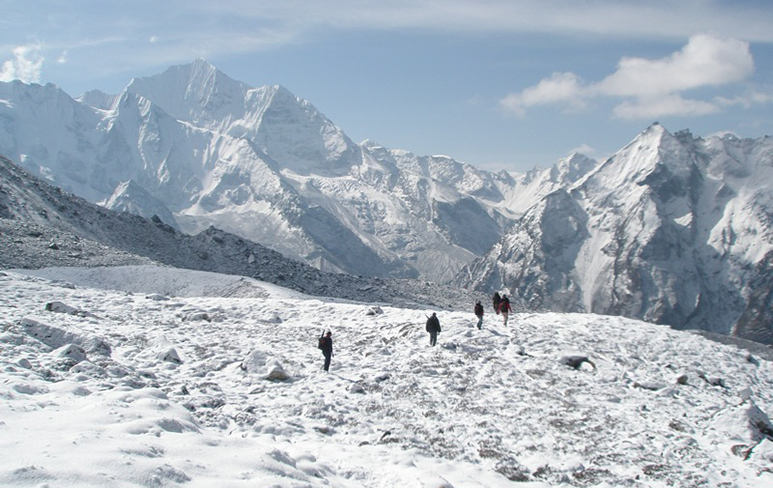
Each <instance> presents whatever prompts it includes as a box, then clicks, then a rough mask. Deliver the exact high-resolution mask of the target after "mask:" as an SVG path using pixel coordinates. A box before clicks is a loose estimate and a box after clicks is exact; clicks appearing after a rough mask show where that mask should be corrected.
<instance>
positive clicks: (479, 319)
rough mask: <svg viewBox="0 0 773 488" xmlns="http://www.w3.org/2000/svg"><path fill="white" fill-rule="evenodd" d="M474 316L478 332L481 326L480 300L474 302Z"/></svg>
mask: <svg viewBox="0 0 773 488" xmlns="http://www.w3.org/2000/svg"><path fill="white" fill-rule="evenodd" d="M475 316H476V317H478V330H480V329H481V326H482V325H483V305H481V304H480V300H478V301H477V302H475Z"/></svg>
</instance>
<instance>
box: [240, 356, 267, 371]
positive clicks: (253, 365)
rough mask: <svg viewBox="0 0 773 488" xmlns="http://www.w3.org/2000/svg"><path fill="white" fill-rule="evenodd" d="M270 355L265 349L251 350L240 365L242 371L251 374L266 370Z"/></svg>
mask: <svg viewBox="0 0 773 488" xmlns="http://www.w3.org/2000/svg"><path fill="white" fill-rule="evenodd" d="M267 363H268V356H267V355H266V353H264V352H263V351H250V353H249V354H247V357H245V358H244V359H243V360H242V364H241V365H240V366H239V367H240V368H241V369H242V371H245V372H247V373H249V374H260V373H262V372H263V371H264V370H265V367H266V364H267Z"/></svg>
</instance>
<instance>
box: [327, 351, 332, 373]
mask: <svg viewBox="0 0 773 488" xmlns="http://www.w3.org/2000/svg"><path fill="white" fill-rule="evenodd" d="M332 357H333V355H332V354H325V371H328V370H330V358H332Z"/></svg>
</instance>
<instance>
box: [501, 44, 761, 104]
mask: <svg viewBox="0 0 773 488" xmlns="http://www.w3.org/2000/svg"><path fill="white" fill-rule="evenodd" d="M753 72H754V59H753V58H752V55H751V52H750V51H749V44H748V43H746V42H743V41H739V40H736V39H721V38H717V37H713V36H709V35H704V34H701V35H696V36H693V37H691V38H690V40H689V41H688V43H687V44H686V45H685V46H684V47H683V48H682V49H681V50H679V51H677V52H675V53H673V54H671V55H670V56H667V57H665V58H662V59H654V60H651V59H644V58H633V57H631V58H623V59H622V60H620V62H619V63H618V65H617V70H616V71H615V72H614V73H612V74H611V75H609V76H607V77H606V78H604V79H603V80H601V81H600V82H597V83H591V84H588V85H584V86H583V85H582V83H581V82H580V80H579V78H578V77H577V76H576V75H574V74H573V73H560V74H553V75H552V76H551V77H550V78H545V79H543V80H542V81H540V82H539V83H538V84H537V85H535V86H532V87H528V88H526V89H524V90H523V91H521V92H520V93H516V94H510V95H508V96H507V97H505V98H504V99H502V100H501V102H500V103H501V104H502V106H503V107H505V108H506V109H508V110H510V111H511V112H513V113H515V114H518V115H524V114H525V110H526V108H528V107H532V106H536V105H545V104H560V105H563V106H565V107H567V108H571V109H575V110H576V109H580V108H583V107H585V106H586V103H587V100H589V99H591V98H593V97H599V96H604V97H612V98H622V99H623V101H622V102H621V103H620V104H619V105H618V106H617V107H615V109H614V115H615V116H617V117H620V118H625V119H635V118H645V119H651V118H654V117H659V116H667V115H682V116H686V115H692V116H694V115H705V114H710V113H716V112H718V111H720V110H721V108H722V107H723V106H730V105H733V104H736V105H743V104H747V106H751V105H753V104H759V103H767V102H768V101H770V98H769V97H767V98H766V97H765V96H764V95H763V94H759V93H756V94H754V96H747V97H744V98H743V99H737V98H736V99H730V98H723V97H715V98H714V100H713V101H706V100H696V99H690V98H686V97H684V95H683V93H684V92H686V91H689V90H694V89H697V88H705V87H718V86H723V85H730V84H733V83H737V82H740V81H743V80H745V79H747V78H748V77H749V76H751V74H752V73H753Z"/></svg>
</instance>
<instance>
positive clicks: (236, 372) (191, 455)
mask: <svg viewBox="0 0 773 488" xmlns="http://www.w3.org/2000/svg"><path fill="white" fill-rule="evenodd" d="M47 304H50V305H48V307H47ZM47 308H48V309H50V310H47ZM429 312H430V310H415V309H414V310H407V309H401V308H395V307H390V306H382V307H381V308H380V313H378V312H377V313H375V314H373V307H372V306H371V304H369V303H356V302H345V303H343V302H336V301H326V300H320V299H318V298H312V297H306V296H302V295H298V294H297V293H295V292H290V291H288V290H284V289H281V288H279V287H275V286H272V285H267V284H265V283H262V282H257V281H253V280H245V279H243V278H239V277H234V276H231V277H229V276H224V275H215V274H210V273H202V272H192V271H184V270H175V269H170V268H154V267H128V268H93V269H76V268H68V269H65V268H60V269H49V270H41V271H37V272H19V271H6V272H3V273H2V274H0V313H1V314H2V317H3V322H2V323H3V332H2V334H1V335H0V351H1V353H0V362H2V367H1V368H0V395H2V398H3V402H1V403H0V411H1V413H0V418H2V422H0V432H2V436H0V446H2V451H3V452H6V453H13V455H8V456H2V458H0V484H2V485H3V486H8V487H17V486H18V487H23V486H42V485H47V486H79V487H87V486H108V485H109V486H115V487H119V488H120V487H134V486H157V487H174V486H190V487H209V486H212V487H237V486H277V487H314V486H320V487H322V486H332V487H385V486H421V487H430V488H441V487H445V488H448V487H455V488H464V487H489V488H491V487H506V486H508V487H509V486H514V482H516V483H517V485H518V486H524V487H548V486H556V487H561V486H562V487H569V486H631V487H663V486H680V487H699V486H733V487H741V488H747V487H749V488H750V487H755V488H757V487H763V486H770V485H771V483H773V475H772V474H771V472H772V471H773V438H772V437H771V435H773V425H771V423H770V420H769V419H768V417H767V415H766V413H769V412H771V410H773V388H772V387H773V363H771V358H770V353H769V350H768V351H767V352H766V351H760V352H758V351H756V350H755V351H754V352H749V351H747V350H743V349H739V348H737V347H736V346H730V345H723V344H720V343H715V342H711V341H709V340H707V339H705V338H703V337H701V336H698V335H693V334H689V333H685V332H678V331H674V330H671V329H669V328H666V327H661V326H655V325H651V324H646V323H641V322H636V321H632V320H628V319H621V318H613V317H604V316H598V315H571V314H569V315H563V314H555V313H551V314H544V315H539V314H517V315H516V316H515V317H514V320H511V323H510V326H509V327H504V326H503V325H502V324H501V321H500V320H499V318H498V317H496V316H493V315H488V314H487V315H486V317H485V320H484V327H483V330H477V329H475V328H474V326H473V324H474V317H473V316H472V314H471V313H462V312H442V311H441V312H439V317H440V321H441V324H442V326H443V332H442V333H441V334H440V340H439V344H438V346H437V347H435V348H431V347H429V345H428V344H427V337H426V333H425V332H424V331H423V322H424V320H425V319H424V317H425V314H426V313H429ZM325 329H331V330H332V332H333V338H334V348H335V353H334V357H333V364H332V368H331V372H330V373H329V374H325V373H324V372H322V371H321V366H322V356H321V354H319V351H318V350H317V349H316V348H315V340H316V339H315V338H316V336H317V335H318V334H319V333H320V331H322V330H325ZM583 357H584V358H587V359H588V360H589V361H590V362H587V361H583V362H580V361H578V360H577V358H583ZM575 366H576V367H575ZM269 377H274V378H275V379H273V380H272V379H269ZM53 432H55V433H56V434H55V435H52V433H53Z"/></svg>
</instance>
